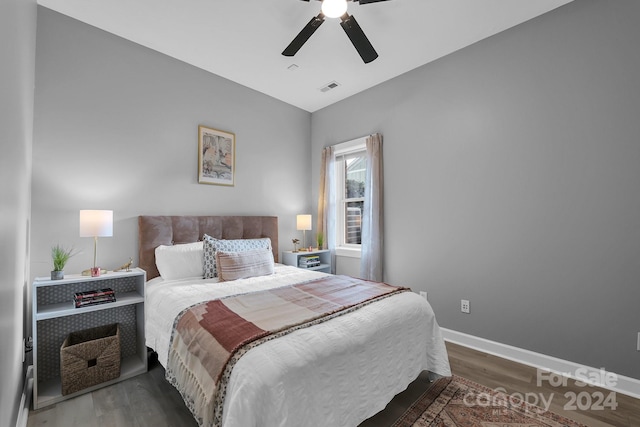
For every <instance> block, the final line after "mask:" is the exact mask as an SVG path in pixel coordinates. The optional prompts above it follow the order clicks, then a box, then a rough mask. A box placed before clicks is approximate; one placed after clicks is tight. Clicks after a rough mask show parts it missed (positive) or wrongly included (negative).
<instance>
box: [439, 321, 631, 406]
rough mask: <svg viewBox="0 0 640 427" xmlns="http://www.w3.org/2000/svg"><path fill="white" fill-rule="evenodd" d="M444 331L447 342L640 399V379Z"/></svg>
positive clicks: (456, 332)
mask: <svg viewBox="0 0 640 427" xmlns="http://www.w3.org/2000/svg"><path fill="white" fill-rule="evenodd" d="M441 330H442V336H443V337H444V339H445V341H449V342H452V343H454V344H459V345H462V346H464V347H469V348H472V349H474V350H478V351H482V352H484V353H488V354H492V355H494V356H498V357H501V358H503V359H507V360H511V361H514V362H518V363H522V364H525V365H529V366H532V367H534V368H537V369H540V370H541V371H548V372H551V373H554V374H558V375H563V376H565V377H568V378H572V379H576V380H579V381H583V382H588V383H589V384H593V385H595V386H598V387H602V388H605V389H607V390H611V391H615V392H616V393H622V394H626V395H627V396H631V397H634V398H636V399H640V380H637V379H635V378H631V377H625V376H623V375H618V374H615V373H612V372H607V371H605V370H604V368H601V369H600V368H593V367H590V366H584V365H581V364H579V363H575V362H570V361H568V360H563V359H558V358H557V357H553V356H547V355H546V354H541V353H536V352H533V351H530V350H525V349H523V348H518V347H513V346H510V345H507V344H502V343H499V342H495V341H490V340H487V339H484V338H479V337H475V336H473V335H468V334H465V333H462V332H458V331H454V330H451V329H446V328H441ZM545 378H546V377H545Z"/></svg>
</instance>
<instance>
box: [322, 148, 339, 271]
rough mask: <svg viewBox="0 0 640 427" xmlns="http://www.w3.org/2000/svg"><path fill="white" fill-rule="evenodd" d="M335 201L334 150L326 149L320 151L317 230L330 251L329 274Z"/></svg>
mask: <svg viewBox="0 0 640 427" xmlns="http://www.w3.org/2000/svg"><path fill="white" fill-rule="evenodd" d="M336 200H337V199H336V155H335V149H334V147H326V148H324V149H323V150H322V165H321V167H320V192H319V196H318V224H317V230H318V232H319V233H322V234H323V236H324V245H325V247H326V248H327V249H329V251H331V273H333V274H335V269H336V214H335V212H336ZM321 249H322V248H321Z"/></svg>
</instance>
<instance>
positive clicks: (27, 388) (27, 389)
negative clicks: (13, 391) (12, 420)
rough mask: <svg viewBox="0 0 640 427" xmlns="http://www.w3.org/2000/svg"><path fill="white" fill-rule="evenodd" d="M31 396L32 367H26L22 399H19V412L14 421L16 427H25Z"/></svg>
mask: <svg viewBox="0 0 640 427" xmlns="http://www.w3.org/2000/svg"><path fill="white" fill-rule="evenodd" d="M32 394H33V366H31V365H29V367H27V375H25V379H24V387H23V388H22V398H21V399H20V412H19V413H18V419H17V420H16V427H26V426H27V420H28V419H29V408H30V407H31V396H32Z"/></svg>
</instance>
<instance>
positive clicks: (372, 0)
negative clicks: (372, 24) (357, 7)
mask: <svg viewBox="0 0 640 427" xmlns="http://www.w3.org/2000/svg"><path fill="white" fill-rule="evenodd" d="M353 1H357V2H358V3H360V4H369V3H377V2H379V1H387V0H353Z"/></svg>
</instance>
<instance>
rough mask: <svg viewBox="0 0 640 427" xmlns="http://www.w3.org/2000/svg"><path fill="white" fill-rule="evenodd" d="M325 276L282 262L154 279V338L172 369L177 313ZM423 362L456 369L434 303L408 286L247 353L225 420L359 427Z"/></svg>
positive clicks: (443, 370)
mask: <svg viewBox="0 0 640 427" xmlns="http://www.w3.org/2000/svg"><path fill="white" fill-rule="evenodd" d="M323 274H324V273H317V272H313V271H306V270H302V269H299V268H295V267H288V266H284V265H280V264H276V272H275V274H274V275H271V276H263V277H255V278H250V279H243V280H237V281H233V282H217V279H201V278H191V279H182V280H171V281H165V280H162V279H161V278H156V279H153V280H150V281H149V282H147V285H146V289H145V299H146V303H145V318H146V323H145V325H146V326H145V331H146V342H147V346H149V347H151V348H153V349H154V350H156V351H157V353H158V360H159V361H160V363H161V364H162V365H163V366H165V367H166V364H167V355H168V349H169V341H170V337H171V329H172V327H173V321H174V319H175V317H176V316H177V315H178V314H179V313H180V312H181V311H182V310H183V309H184V308H186V307H189V306H191V305H193V304H195V303H197V302H200V301H207V300H211V299H215V298H220V297H223V296H226V295H233V294H237V293H246V292H251V291H252V290H258V289H268V288H274V287H280V286H286V285H290V284H294V283H298V282H301V281H305V280H309V279H313V278H316V277H318V276H320V275H323ZM423 370H428V371H431V372H434V373H437V374H440V375H445V376H448V375H451V372H450V369H449V361H448V357H447V352H446V349H445V346H444V342H443V339H442V335H441V333H440V328H439V327H438V324H437V323H436V320H435V317H434V313H433V310H432V309H431V306H430V305H429V303H427V302H426V301H425V300H424V299H422V298H421V297H420V296H418V295H416V294H414V293H412V292H403V293H400V294H398V295H395V296H392V297H389V298H385V299H383V300H382V301H379V302H377V303H375V304H369V305H367V306H365V307H363V308H361V309H359V310H356V311H354V312H352V313H349V314H345V315H344V316H340V317H337V318H335V319H331V320H329V321H327V322H324V323H321V324H319V325H315V326H313V327H310V328H304V329H301V330H298V331H295V332H292V333H290V334H288V335H286V336H284V337H281V338H279V339H276V340H273V341H269V342H267V343H265V344H262V345H260V346H258V347H256V348H254V349H252V350H250V351H249V352H247V354H245V355H244V356H243V357H242V358H241V359H240V361H238V363H237V364H236V366H235V368H234V370H233V372H232V374H231V378H230V380H229V386H228V389H227V396H226V400H225V404H224V410H223V420H224V421H223V425H224V426H225V427H254V426H255V427H257V426H260V427H271V426H283V427H284V426H295V427H302V426H313V427H319V426H328V427H329V426H330V427H348V426H357V425H358V424H359V423H361V422H362V421H364V420H365V419H367V418H369V417H371V416H372V415H374V414H375V413H377V412H379V411H381V410H382V409H384V407H385V406H386V404H387V403H388V402H389V401H390V400H391V399H392V398H393V396H395V395H396V394H398V393H399V392H401V391H403V390H404V389H405V388H406V387H407V385H409V383H410V382H411V381H413V380H414V379H415V378H416V377H417V376H418V374H419V373H420V372H422V371H423Z"/></svg>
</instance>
